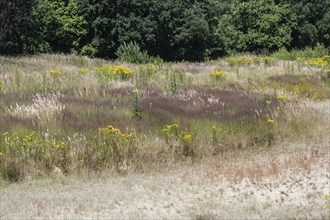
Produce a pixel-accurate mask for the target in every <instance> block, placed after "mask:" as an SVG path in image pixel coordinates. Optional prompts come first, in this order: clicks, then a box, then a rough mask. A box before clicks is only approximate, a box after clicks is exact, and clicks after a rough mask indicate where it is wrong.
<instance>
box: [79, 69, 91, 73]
mask: <svg viewBox="0 0 330 220" xmlns="http://www.w3.org/2000/svg"><path fill="white" fill-rule="evenodd" d="M88 72H89V69H86V68H80V69H79V73H82V74H84V73H88Z"/></svg>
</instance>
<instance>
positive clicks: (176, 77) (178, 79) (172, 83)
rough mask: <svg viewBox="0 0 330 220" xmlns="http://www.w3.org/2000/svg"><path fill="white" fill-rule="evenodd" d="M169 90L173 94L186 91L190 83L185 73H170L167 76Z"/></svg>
mask: <svg viewBox="0 0 330 220" xmlns="http://www.w3.org/2000/svg"><path fill="white" fill-rule="evenodd" d="M167 81H168V89H169V91H170V92H171V93H172V94H177V93H178V92H180V91H182V90H184V88H185V87H186V86H187V84H188V82H187V79H186V76H185V73H184V72H183V71H170V72H169V73H168V75H167Z"/></svg>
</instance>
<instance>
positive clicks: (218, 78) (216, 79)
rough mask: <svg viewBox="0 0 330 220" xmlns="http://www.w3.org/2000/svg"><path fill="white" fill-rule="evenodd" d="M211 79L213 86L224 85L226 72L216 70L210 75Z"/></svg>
mask: <svg viewBox="0 0 330 220" xmlns="http://www.w3.org/2000/svg"><path fill="white" fill-rule="evenodd" d="M209 76H210V79H211V83H212V84H215V85H217V84H222V83H223V82H224V81H225V78H226V77H225V76H226V74H225V72H223V71H221V70H215V71H212V72H210V73H209Z"/></svg>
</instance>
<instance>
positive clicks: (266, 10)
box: [0, 0, 330, 61]
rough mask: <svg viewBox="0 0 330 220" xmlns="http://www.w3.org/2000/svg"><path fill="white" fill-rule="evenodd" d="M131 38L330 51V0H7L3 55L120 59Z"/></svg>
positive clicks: (199, 56) (159, 44) (189, 51)
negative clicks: (118, 53) (52, 54)
mask: <svg viewBox="0 0 330 220" xmlns="http://www.w3.org/2000/svg"><path fill="white" fill-rule="evenodd" d="M129 42H135V43H136V44H137V45H139V46H140V48H141V49H142V50H144V51H146V52H147V53H148V54H150V55H152V56H159V57H161V58H162V59H164V60H189V61H199V60H204V59H213V58H217V57H221V56H225V55H228V54H233V53H241V52H251V53H256V54H259V53H263V54H267V53H272V52H274V51H276V50H278V49H280V48H287V49H288V50H290V49H302V48H306V47H315V46H316V45H317V44H323V45H324V46H325V47H326V48H328V50H330V0H258V1H256V0H0V54H2V55H21V54H35V53H49V52H56V53H76V54H81V55H89V56H95V57H102V58H106V59H114V58H116V51H117V50H118V48H119V47H120V45H123V44H124V43H129Z"/></svg>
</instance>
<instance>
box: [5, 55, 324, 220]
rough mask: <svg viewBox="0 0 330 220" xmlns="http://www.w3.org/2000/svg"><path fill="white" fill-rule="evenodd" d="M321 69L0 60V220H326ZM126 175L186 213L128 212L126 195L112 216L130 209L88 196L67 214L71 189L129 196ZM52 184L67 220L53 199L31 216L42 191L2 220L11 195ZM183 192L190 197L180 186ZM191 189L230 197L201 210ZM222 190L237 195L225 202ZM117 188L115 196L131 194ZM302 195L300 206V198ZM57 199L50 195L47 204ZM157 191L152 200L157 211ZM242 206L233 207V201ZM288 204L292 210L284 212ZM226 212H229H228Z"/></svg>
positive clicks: (264, 63) (247, 62)
mask: <svg viewBox="0 0 330 220" xmlns="http://www.w3.org/2000/svg"><path fill="white" fill-rule="evenodd" d="M328 62H329V58H328V57H324V58H319V59H309V60H302V59H297V60H296V61H281V60H278V59H275V58H270V57H256V56H237V57H228V58H226V59H221V60H215V61H209V62H205V63H189V62H180V63H164V62H159V63H153V64H143V65H133V64H128V63H117V62H115V61H112V62H109V61H105V60H100V59H89V58H86V57H78V56H74V55H38V56H31V57H21V58H9V57H0V94H1V99H0V103H1V105H0V106H1V108H0V124H1V127H0V132H1V137H0V141H1V142H0V168H1V170H0V173H1V176H0V183H1V185H2V190H1V194H2V198H1V200H2V201H1V202H2V203H3V202H4V203H6V205H5V208H3V204H2V205H1V209H2V210H1V212H2V213H3V214H2V215H1V216H0V217H2V218H10V217H20V216H30V217H31V218H33V217H34V218H35V217H40V218H53V217H54V216H56V212H59V213H62V214H60V216H62V217H64V218H73V217H74V216H76V217H77V216H78V217H79V218H84V217H87V218H88V217H89V218H90V217H93V218H95V217H97V218H109V217H116V216H117V217H119V216H124V217H141V218H155V217H157V216H160V217H163V218H166V217H169V218H196V219H212V218H214V219H216V218H221V217H225V218H230V217H234V218H244V214H247V215H248V216H250V218H265V217H266V218H269V217H276V216H277V214H279V216H281V217H283V218H286V217H290V218H305V217H307V218H325V219H328V218H329V212H328V211H327V210H329V209H328V208H325V207H324V204H325V203H326V204H328V198H327V196H328V195H329V187H330V184H329V180H330V176H329V162H328V158H329V138H328V133H329V123H330V120H329V115H330V105H329V104H330V103H329V98H330V87H329V85H330V69H329V64H328ZM195 174H196V175H195ZM163 175H164V176H163ZM167 177H168V178H167ZM277 177H278V178H277ZM109 178H110V180H111V181H114V182H111V181H110V180H109ZM176 178H177V179H179V181H178V182H175V179H176ZM185 178H186V179H185ZM272 178H275V179H272ZM276 178H277V179H276ZM304 178H307V179H308V180H306V181H307V182H305V179H304ZM93 179H97V180H99V181H101V182H102V184H101V185H97V184H96V183H95V182H94V180H93ZM134 179H135V180H137V183H136V184H135V185H137V186H138V185H139V184H141V185H145V184H146V186H147V188H148V187H150V188H152V186H157V187H158V188H156V189H155V191H153V192H154V193H155V195H156V194H157V193H160V192H162V190H163V188H162V187H160V186H159V185H157V183H156V182H158V183H159V182H161V181H165V182H166V181H170V183H169V185H170V186H172V187H174V188H177V190H178V192H175V190H172V191H171V190H170V192H171V193H172V196H175V195H174V194H176V193H179V194H180V193H181V194H182V195H181V194H180V196H182V200H183V201H184V203H183V204H184V205H183V206H182V207H181V208H180V207H177V206H175V205H179V201H172V205H169V210H170V211H173V210H179V214H178V213H176V212H173V213H172V214H168V215H166V213H167V211H169V210H167V209H161V210H159V212H157V211H155V212H152V211H150V210H149V209H143V207H142V209H140V210H139V209H136V210H135V209H133V208H132V207H135V208H136V207H137V206H134V204H131V203H129V202H128V200H127V201H125V199H124V200H123V201H122V202H123V204H122V206H121V207H120V208H121V210H125V209H126V211H127V210H132V212H123V211H121V212H118V213H116V212H110V209H111V210H112V208H109V207H110V203H114V202H115V201H112V200H109V201H108V203H107V202H102V201H100V204H98V203H97V201H96V200H95V201H93V203H95V206H93V207H89V206H88V205H86V204H85V203H83V201H81V200H80V199H77V201H78V203H79V204H82V207H83V208H82V209H83V210H84V211H82V212H86V213H87V214H86V215H85V214H81V213H80V212H79V211H77V213H76V215H75V212H73V210H75V209H76V208H77V206H76V203H75V202H74V199H72V197H74V195H77V194H79V190H78V191H75V190H73V191H72V188H74V186H77V185H82V188H83V189H82V191H81V192H84V193H87V191H88V190H87V187H90V186H91V185H92V187H95V193H96V192H97V193H96V198H99V197H100V196H101V195H102V193H100V194H98V193H99V192H102V190H104V188H105V187H106V185H109V186H111V187H119V188H120V186H121V187H124V188H125V187H126V185H127V184H128V185H130V186H131V185H132V183H131V182H134ZM144 179H145V181H144ZM220 179H221V181H220ZM126 180H127V182H125V181H126ZM204 180H205V188H203V187H202V185H203V184H202V183H201V182H203V181H204ZM48 181H50V182H53V181H55V183H54V184H55V186H54V187H55V189H54V190H53V191H52V192H53V193H54V194H56V193H59V191H58V190H61V184H64V185H65V187H64V188H66V189H67V190H68V191H72V192H71V193H69V194H68V195H65V196H64V197H63V198H67V199H68V198H71V200H72V201H71V200H70V199H69V200H70V201H68V203H67V207H68V210H69V211H68V212H67V215H65V214H64V213H66V211H65V210H66V209H64V208H63V207H62V206H61V207H62V208H63V209H62V208H61V209H60V210H57V211H55V210H54V209H52V208H51V207H54V206H56V204H54V203H52V202H50V203H47V204H50V206H47V205H45V204H43V205H41V206H40V207H41V208H40V207H39V206H38V207H39V208H38V209H34V208H33V207H35V205H36V204H39V203H38V202H37V201H41V200H43V199H45V198H44V197H43V196H42V195H43V194H42V193H40V191H39V193H38V195H35V194H33V195H34V196H35V197H34V198H35V201H36V202H35V203H33V204H32V203H29V205H27V208H28V207H30V206H31V207H32V208H31V207H30V208H31V210H32V211H31V212H28V211H27V209H22V211H21V212H19V213H18V214H17V215H14V214H13V215H11V214H10V213H11V212H10V210H15V209H17V208H19V207H21V206H25V205H26V204H27V202H24V201H22V202H21V203H18V204H16V205H14V204H15V202H14V201H15V199H11V198H16V197H17V196H19V195H22V194H24V193H28V192H25V191H26V190H27V189H30V188H29V187H32V190H31V195H30V196H32V193H33V192H34V193H36V192H37V191H38V190H47V188H48V187H52V184H48ZM109 181H110V182H111V183H110V182H109ZM117 181H118V182H117ZM246 181H248V182H249V183H248V185H249V186H248V187H247V185H246V184H247V183H246ZM318 181H321V183H317V182H318ZM15 182H19V184H18V185H16V184H12V183H15ZM123 182H125V183H123ZM174 182H175V183H174ZM180 182H181V183H182V186H181V185H180V186H179V185H178V184H179V183H180ZM263 182H264V183H265V184H266V185H262V184H261V183H263ZM272 182H274V185H272ZM285 182H286V183H287V184H283V183H285ZM31 183H32V186H31ZM43 183H45V184H43ZM46 183H47V184H46ZM219 183H223V184H224V185H223V186H222V188H221V186H219V187H217V184H219ZM296 183H297V185H295V184H296ZM40 184H41V185H42V186H40ZM58 184H59V185H58ZM95 184H96V185H95ZM125 184H126V185H125ZM189 184H190V185H192V186H194V187H195V188H193V189H189V187H188V185H189ZM242 184H243V185H244V186H242ZM260 184H261V185H262V186H261V185H260ZM276 184H277V185H276ZM288 184H289V186H288ZM313 184H314V185H313ZM315 184H316V185H315ZM133 185H134V184H133ZM214 185H215V186H214ZM220 185H221V184H220ZM283 185H284V186H283ZM212 186H214V187H213V188H212ZM266 186H267V187H266ZM290 186H292V187H290ZM283 187H284V188H283ZM39 188H40V189H39ZM252 188H253V189H252ZM282 188H283V189H282ZM268 189H270V190H272V189H273V190H274V192H275V194H276V193H279V194H280V195H282V194H283V195H285V194H287V195H288V196H287V197H288V198H289V199H288V200H287V199H286V198H285V199H284V200H285V201H284V200H283V201H282V198H281V196H280V197H279V198H278V199H277V200H276V201H275V200H274V201H273V200H272V199H273V198H275V197H276V196H275V197H274V193H273V194H271V195H270V196H269V198H268V197H267V195H268V194H267V192H268V191H267V192H264V194H263V195H259V197H258V198H257V197H256V196H255V194H254V193H256V194H258V193H259V192H261V191H262V190H268ZM291 189H292V190H291ZM122 190H125V189H122ZM189 190H191V191H189ZM199 190H201V191H205V190H206V191H207V190H210V193H211V192H212V193H213V194H217V193H218V192H220V191H221V190H222V191H224V192H223V193H222V194H221V195H223V198H224V199H227V200H230V201H231V202H228V203H226V202H225V201H222V202H221V203H219V201H218V200H216V199H214V198H213V199H211V200H209V199H210V198H209V197H207V198H206V197H205V195H204V194H203V195H202V196H201V200H200V201H199V202H197V203H196V200H195V199H196V198H194V199H192V198H191V196H193V195H192V194H193V192H194V193H198V192H199ZM228 190H229V191H230V190H232V191H233V193H232V194H231V195H233V196H232V197H231V195H230V193H229V194H228V192H227V191H228ZM235 190H236V191H235ZM290 190H291V191H292V194H291V193H290V192H291V191H290ZM309 190H310V192H309ZM252 191H253V192H252ZM282 191H283V192H284V193H282ZM106 192H107V195H110V194H111V193H113V192H112V191H111V192H110V191H106ZM139 192H140V194H142V195H143V196H146V195H149V194H148V193H150V191H147V189H144V190H142V189H141V190H140V191H139V190H137V191H136V190H135V191H134V190H133V191H132V192H131V193H132V195H135V196H139ZM188 192H190V193H188ZM251 192H252V194H251ZM120 193H121V192H117V194H116V196H119V197H120V196H121V195H122V196H126V197H129V194H128V193H124V192H122V194H120ZM299 193H300V194H304V196H307V194H308V195H309V197H308V198H307V197H306V198H305V197H304V198H305V199H303V200H301V201H302V202H301V203H298V202H297V200H299V198H301V197H299V196H297V195H300V194H299ZM185 194H186V195H187V198H186V200H185V198H184V195H185ZM245 194H246V195H245ZM52 195H53V194H50V196H49V197H47V198H46V200H49V201H51V199H52V198H53V197H52ZM142 195H141V196H142ZM155 195H149V196H150V197H152V198H153V200H152V201H154V203H153V204H155V203H156V202H155V201H156V197H155V198H154V196H155ZM221 195H220V194H219V195H217V196H220V197H219V198H218V197H216V198H218V199H221V198H222V197H221ZM291 195H292V196H291ZM38 196H40V197H38ZM241 196H242V197H241ZM126 197H125V198H126ZM188 197H189V198H188ZM323 197H325V198H326V199H324V198H323ZM79 198H80V197H79ZM170 198H172V197H171V196H170V197H168V196H164V198H163V200H165V201H170V200H171V199H170ZM230 198H232V199H230ZM267 198H268V199H267ZM262 199H265V201H261V200H262ZM259 200H260V201H259ZM110 201H111V202H110ZM242 201H245V202H244V203H242V206H239V205H237V204H236V205H233V204H234V203H237V202H242ZM246 201H250V202H249V203H246ZM90 202H91V200H90ZM259 202H260V203H259ZM138 203H139V204H141V201H137V204H138ZM321 203H322V204H321ZM24 204H25V205H24ZM88 204H89V203H88ZM102 204H108V206H107V208H104V207H103V206H102ZM125 204H130V206H131V207H126V208H125ZM137 204H136V205H137ZM192 204H193V205H192ZM273 204H277V206H276V207H273ZM149 205H150V204H149ZM290 205H293V207H294V208H293V209H292V210H290V211H289V212H287V211H286V210H288V209H289V207H290ZM45 206H47V207H45ZM87 206H88V207H87ZM147 206H148V204H147ZM151 206H153V205H151ZM172 206H173V209H171V207H172ZM227 206H229V207H232V208H233V209H229V210H236V211H237V212H235V214H234V213H231V212H229V211H228V209H227V208H226V207H227ZM243 206H244V207H243ZM84 207H85V208H84ZM102 207H103V208H102ZM174 207H175V208H174ZM242 207H243V210H248V211H244V212H243V211H242ZM263 207H264V208H263ZM158 208H159V207H158ZM263 209H265V211H264V212H263ZM38 210H39V211H38ZM97 210H99V211H97ZM102 210H103V211H104V212H106V213H108V214H105V215H103V214H102ZM113 210H114V209H113ZM141 210H144V211H141ZM148 210H149V212H148ZM154 210H158V209H157V207H156V206H154ZM166 210H167V211H166ZM180 210H181V214H180ZM274 210H275V211H274ZM117 211H118V210H117ZM79 213H80V214H79ZM88 213H89V214H88ZM97 213H98V214H97ZM109 213H112V214H109ZM125 213H126V214H125ZM170 213H171V212H170ZM175 213H176V214H175ZM48 214H49V215H48Z"/></svg>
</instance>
